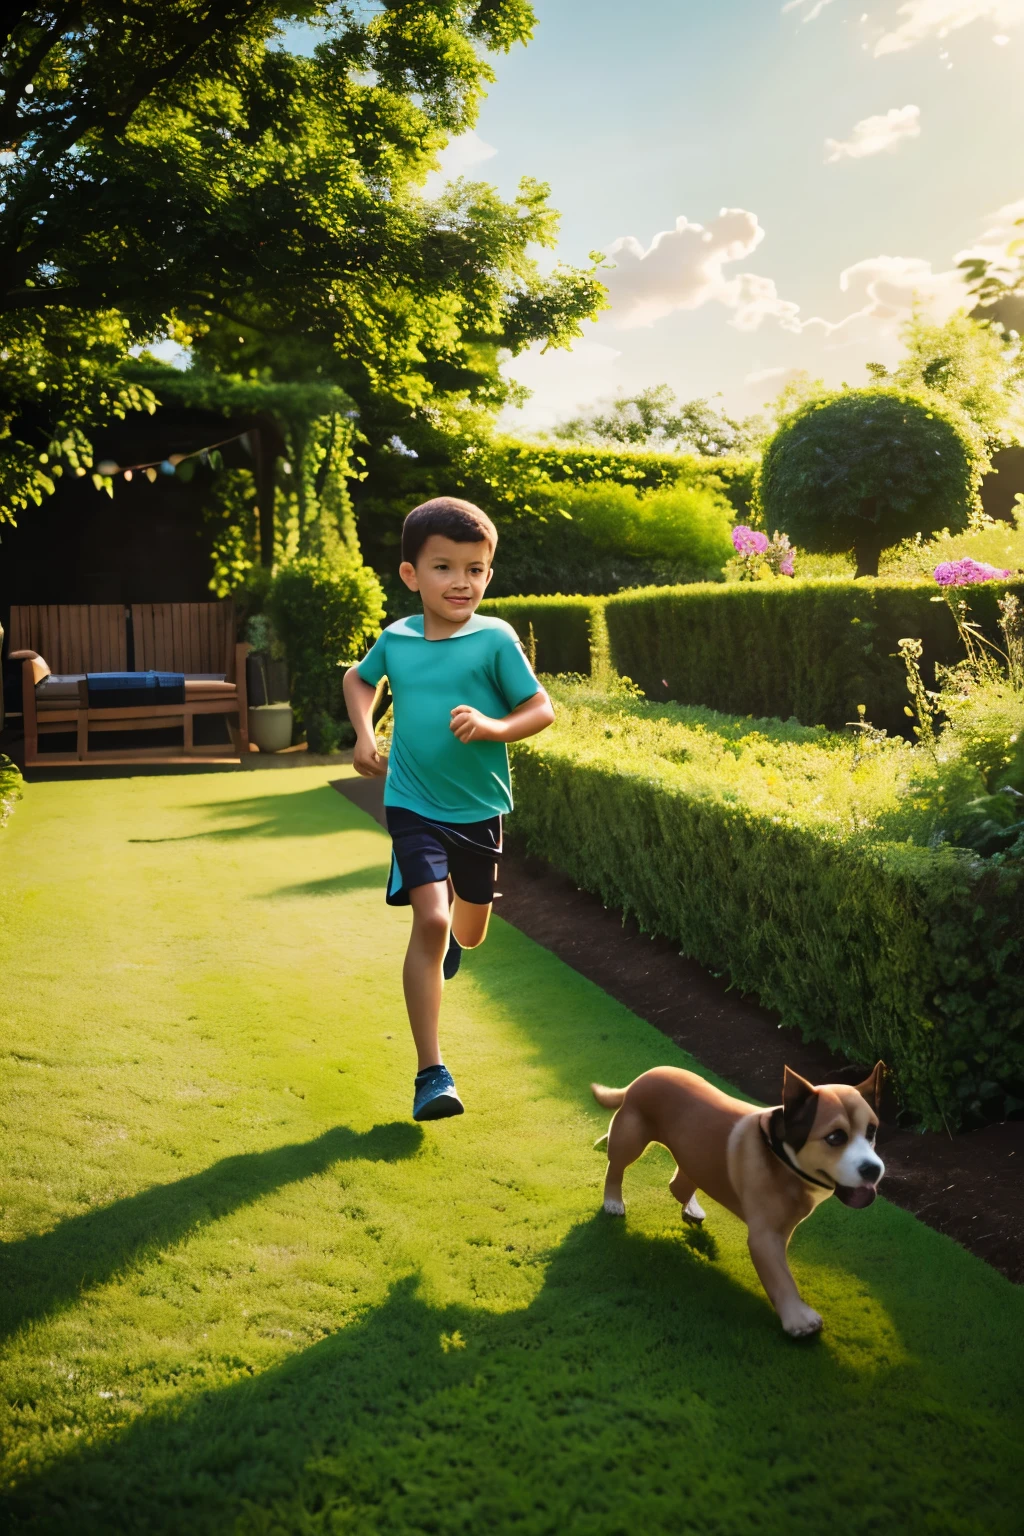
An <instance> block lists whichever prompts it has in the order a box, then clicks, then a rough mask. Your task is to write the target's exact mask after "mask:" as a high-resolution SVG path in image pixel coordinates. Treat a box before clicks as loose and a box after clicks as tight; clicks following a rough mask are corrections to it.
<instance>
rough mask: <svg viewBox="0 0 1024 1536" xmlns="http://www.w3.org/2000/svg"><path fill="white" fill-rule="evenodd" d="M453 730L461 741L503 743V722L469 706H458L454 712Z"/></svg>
mask: <svg viewBox="0 0 1024 1536" xmlns="http://www.w3.org/2000/svg"><path fill="white" fill-rule="evenodd" d="M451 728H452V730H453V731H454V733H455V735H456V736H457V737H458V738H459V740H460V741H502V740H503V739H504V738H503V737H502V735H501V721H500V720H492V719H491V717H490V716H489V715H482V714H481V713H480V711H479V710H478V709H473V708H472V707H471V706H470V705H469V704H456V706H455V708H454V709H453V710H452V727H451Z"/></svg>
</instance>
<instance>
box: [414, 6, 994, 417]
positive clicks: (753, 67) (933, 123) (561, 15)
mask: <svg viewBox="0 0 1024 1536" xmlns="http://www.w3.org/2000/svg"><path fill="white" fill-rule="evenodd" d="M864 3H865V0H859V3H858V0H852V3H847V0H789V3H785V4H784V3H782V0H713V3H711V0H630V3H629V4H628V5H626V4H623V3H622V0H586V3H584V0H534V7H535V10H536V12H537V17H538V25H537V29H536V33H535V36H534V38H533V41H532V42H531V43H530V44H529V45H528V46H527V47H525V48H523V47H519V48H516V49H515V50H514V51H513V52H512V53H510V54H508V55H505V56H499V57H498V58H496V59H495V61H494V63H495V68H496V71H497V75H498V78H497V81H496V83H495V84H494V85H493V86H492V87H491V88H490V91H489V94H488V97H487V99H486V100H485V102H484V103H483V107H482V110H481V113H480V118H479V121H478V123H477V126H476V129H475V131H474V133H473V134H471V135H469V136H467V137H466V138H464V139H463V140H458V141H455V142H454V143H453V144H452V145H450V146H449V149H448V150H447V151H446V152H445V156H444V170H445V172H447V173H448V174H465V175H469V176H471V177H473V178H476V179H481V180H487V181H490V182H492V183H494V184H495V185H496V186H497V187H498V188H499V189H500V190H501V192H502V193H503V194H504V195H505V196H509V197H510V196H512V195H513V194H514V192H515V188H516V185H517V183H518V180H519V178H520V176H523V175H530V176H535V177H538V178H539V179H541V180H543V181H546V182H548V183H549V184H550V188H551V202H552V205H553V206H554V207H555V208H557V209H559V210H560V212H561V216H562V219H561V230H560V240H559V245H558V249H557V252H556V253H555V255H556V257H557V258H558V259H561V260H564V261H566V262H569V263H572V264H576V265H583V264H586V263H587V259H588V254H589V252H591V251H592V250H595V249H596V250H599V251H602V252H603V253H605V256H606V259H607V260H608V261H609V262H612V263H614V268H613V270H610V271H606V272H604V273H603V274H602V275H603V278H604V280H605V281H606V282H607V284H608V288H609V291H610V296H611V300H612V307H611V310H610V311H608V312H606V313H605V314H604V315H603V316H602V317H601V319H600V321H599V322H598V323H597V324H593V325H587V326H586V328H585V330H586V334H585V337H584V339H583V340H581V341H580V342H578V343H577V344H576V345H575V347H574V348H573V350H572V352H571V353H565V352H551V351H549V352H548V353H547V354H546V355H544V356H541V355H539V354H538V352H537V351H536V350H534V351H533V352H531V353H529V354H527V355H525V356H524V357H521V358H519V359H515V360H513V361H512V362H511V363H510V364H509V365H508V366H507V372H508V373H509V374H510V375H511V376H513V377H515V378H517V379H518V380H520V381H521V382H522V383H524V384H526V385H527V386H528V387H529V388H530V389H531V390H532V391H533V395H532V398H531V400H530V401H529V402H528V404H527V405H526V406H525V407H524V408H523V409H522V410H519V411H515V412H513V413H510V414H509V415H508V416H507V418H506V424H507V425H508V426H509V427H510V428H512V429H513V430H527V431H534V430H544V429H547V428H549V427H550V426H552V425H553V424H554V423H555V422H556V421H558V420H559V419H562V418H564V417H566V416H568V415H571V414H573V413H574V412H575V411H576V410H578V409H579V408H581V407H586V406H587V405H589V404H592V403H594V402H595V401H597V400H607V399H610V398H611V397H612V396H614V395H615V394H617V393H621V392H625V393H632V392H634V391H636V390H637V389H641V388H644V387H645V386H647V385H652V384H659V383H667V384H669V385H671V387H672V388H673V389H674V390H675V391H676V392H677V394H678V395H679V396H680V397H681V398H684V399H691V398H694V397H697V396H705V397H714V396H716V395H718V394H719V393H720V394H721V396H722V401H721V403H723V404H724V405H725V406H726V407H727V408H728V409H730V410H732V411H736V412H740V413H746V412H748V411H753V410H757V409H759V408H760V407H761V406H762V404H763V403H764V402H765V401H766V400H768V399H770V398H771V397H772V396H774V395H775V394H776V393H777V392H778V390H779V388H780V387H781V386H782V384H784V383H785V381H786V379H787V377H790V376H791V375H792V373H793V371H794V370H798V369H805V370H807V371H808V372H809V373H810V374H811V375H812V377H824V378H825V379H826V381H827V382H828V383H830V384H836V385H838V384H840V383H842V382H844V381H845V382H848V383H851V384H857V383H863V382H867V375H866V373H865V370H864V363H865V362H867V361H879V362H883V363H886V364H891V363H892V362H894V361H895V359H896V357H897V356H898V355H899V352H900V343H899V328H900V325H901V323H902V322H903V321H904V320H905V318H906V316H907V315H908V314H909V312H910V309H911V307H912V305H913V303H914V301H915V295H916V296H917V299H918V301H919V302H920V303H921V304H922V305H924V306H925V307H926V308H927V309H928V310H929V311H930V312H931V313H932V314H934V315H936V316H937V317H939V318H944V317H945V316H946V315H948V314H949V313H951V312H952V311H953V310H954V309H956V308H957V307H958V306H960V305H962V304H963V302H964V300H965V292H964V290H963V287H962V284H961V281H960V278H959V276H958V275H957V273H956V270H955V269H956V262H957V260H958V259H960V258H961V257H962V256H963V254H964V253H966V252H971V251H975V250H978V249H985V250H991V252H992V253H993V254H994V253H995V252H997V251H998V250H1000V249H1001V248H1005V244H1006V242H1007V241H1008V240H1009V239H1011V238H1013V235H1014V233H1016V234H1022V233H1024V230H1018V231H1014V230H1013V223H1014V220H1015V219H1016V218H1021V217H1024V153H1022V151H1024V88H1022V81H1024V69H1022V64H1024V57H1022V54H1024V0H885V3H883V4H872V3H871V0H867V4H868V9H867V10H865V9H863V6H864Z"/></svg>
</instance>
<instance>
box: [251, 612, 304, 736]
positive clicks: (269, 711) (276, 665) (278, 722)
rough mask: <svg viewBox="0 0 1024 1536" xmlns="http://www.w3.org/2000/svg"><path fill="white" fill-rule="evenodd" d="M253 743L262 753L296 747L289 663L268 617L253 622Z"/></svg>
mask: <svg viewBox="0 0 1024 1536" xmlns="http://www.w3.org/2000/svg"><path fill="white" fill-rule="evenodd" d="M246 638H247V639H248V641H249V644H250V646H251V647H252V649H251V651H250V652H249V657H248V669H249V679H248V687H249V697H250V699H256V700H258V702H257V703H253V704H250V705H249V740H250V741H251V742H253V743H254V744H255V745H256V746H257V747H259V749H260V751H261V752H283V751H284V750H285V748H286V747H290V746H291V744H292V730H293V727H294V724H295V716H294V712H293V710H292V706H291V704H290V703H289V701H288V664H287V662H286V661H285V660H284V657H283V655H282V654H281V645H280V642H279V640H278V639H277V636H276V635H275V634H274V630H273V627H272V625H271V623H270V620H269V619H268V618H267V617H266V615H265V614H262V613H259V614H256V615H255V617H254V618H251V619H250V620H249V624H248V628H247V633H246Z"/></svg>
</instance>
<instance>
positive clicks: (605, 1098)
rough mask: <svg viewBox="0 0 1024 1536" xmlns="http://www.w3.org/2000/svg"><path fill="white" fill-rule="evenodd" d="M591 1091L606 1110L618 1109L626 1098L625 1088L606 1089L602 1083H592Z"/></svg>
mask: <svg viewBox="0 0 1024 1536" xmlns="http://www.w3.org/2000/svg"><path fill="white" fill-rule="evenodd" d="M590 1091H591V1093H592V1094H593V1095H594V1098H595V1099H596V1100H597V1102H598V1103H599V1104H600V1105H601V1106H602V1108H604V1109H618V1107H619V1105H620V1104H621V1103H622V1101H623V1099H624V1098H625V1097H626V1090H625V1088H605V1087H604V1086H603V1084H601V1083H591V1085H590Z"/></svg>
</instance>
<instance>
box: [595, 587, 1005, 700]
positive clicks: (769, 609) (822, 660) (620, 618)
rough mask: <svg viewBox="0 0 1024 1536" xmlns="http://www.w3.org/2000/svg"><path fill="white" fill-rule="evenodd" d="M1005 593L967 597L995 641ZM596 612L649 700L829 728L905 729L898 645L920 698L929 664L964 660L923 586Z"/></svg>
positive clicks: (950, 625) (807, 590) (725, 594)
mask: <svg viewBox="0 0 1024 1536" xmlns="http://www.w3.org/2000/svg"><path fill="white" fill-rule="evenodd" d="M1007 590H1016V591H1024V582H1017V583H1013V582H1000V583H998V584H997V583H994V582H992V583H987V584H985V585H983V586H976V587H972V588H971V589H970V591H969V593H968V601H969V604H970V608H971V612H972V614H973V615H974V617H975V619H976V620H977V621H978V622H979V623H981V624H982V626H983V628H984V630H985V632H986V633H987V634H989V635H990V636H991V637H992V638H993V639H995V638H997V637H998V634H999V628H998V609H997V602H998V599H999V598H1000V597H1001V596H1002V595H1003V593H1004V592H1005V591H1007ZM604 610H605V618H606V620H607V625H608V638H609V646H610V652H611V660H612V664H613V666H614V667H615V669H616V671H617V672H619V673H621V674H622V675H623V676H625V677H631V678H633V679H635V681H636V682H638V683H639V684H640V686H641V687H642V688H643V689H644V691H645V693H647V694H648V696H649V697H651V698H653V699H675V700H678V701H680V702H682V703H686V704H703V705H707V706H709V707H711V708H714V709H721V710H727V711H730V712H735V713H736V714H752V715H769V716H774V717H777V718H779V719H783V720H785V719H788V718H789V717H790V716H791V715H793V716H795V717H796V718H797V719H798V720H801V721H804V722H805V723H807V724H819V723H821V724H824V725H828V726H830V727H832V728H839V727H842V726H843V725H845V724H846V723H847V722H849V721H851V720H856V719H857V711H858V706H859V705H864V706H865V707H866V711H867V718H868V719H869V720H870V721H872V723H873V724H875V725H877V726H882V727H884V728H886V729H887V730H899V729H901V728H902V727H903V726H904V724H905V719H906V717H905V713H904V710H905V706H906V703H907V690H906V675H905V672H904V668H903V664H902V662H901V661H900V659H899V655H898V652H899V642H900V640H901V639H903V638H904V637H906V636H912V637H913V638H915V639H918V640H921V641H923V643H924V652H925V660H926V673H925V681H926V683H927V684H928V686H929V687H931V686H933V684H934V667H935V665H936V663H939V664H941V665H944V666H950V665H952V664H953V663H955V662H957V661H959V660H960V658H961V656H962V648H961V645H960V639H959V636H958V634H957V629H956V625H955V623H954V621H953V618H952V615H951V614H950V612H949V609H948V607H947V606H946V604H945V601H944V600H943V599H942V597H941V593H940V590H939V588H938V587H937V586H936V584H935V582H934V581H931V580H924V579H918V580H913V581H906V580H903V581H901V580H895V579H885V580H882V579H879V580H877V581H852V580H846V581H834V580H815V581H812V580H807V581H802V580H799V579H797V580H793V581H788V580H782V579H780V580H776V581H764V582H751V583H749V584H735V585H724V586H723V585H712V584H707V583H705V584H694V585H692V586H686V587H662V588H650V589H647V590H646V591H637V592H623V593H619V594H617V595H616V596H614V597H610V598H608V599H607V601H606V603H605V605H604Z"/></svg>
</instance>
